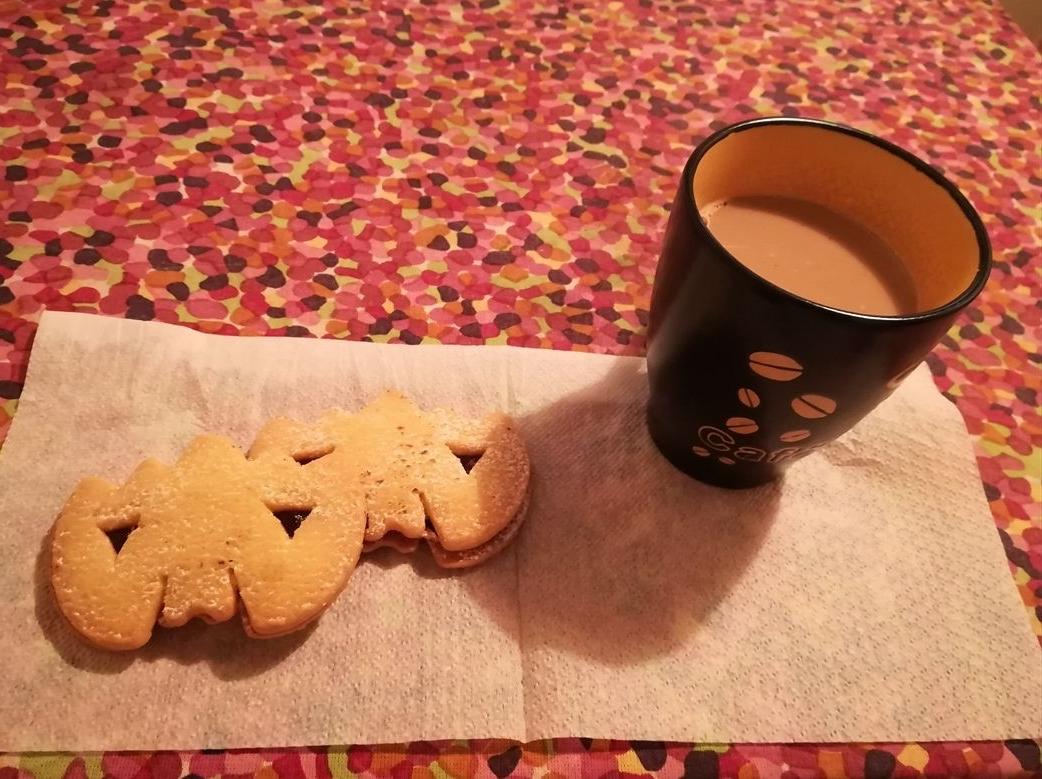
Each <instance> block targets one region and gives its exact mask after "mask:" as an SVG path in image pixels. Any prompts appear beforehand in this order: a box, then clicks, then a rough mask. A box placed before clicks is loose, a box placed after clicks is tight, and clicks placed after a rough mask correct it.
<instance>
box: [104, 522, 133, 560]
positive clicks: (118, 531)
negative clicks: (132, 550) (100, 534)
mask: <svg viewBox="0 0 1042 779" xmlns="http://www.w3.org/2000/svg"><path fill="white" fill-rule="evenodd" d="M135 530H137V525H128V526H127V527H117V528H115V529H114V530H106V531H105V535H106V536H107V537H108V539H109V543H110V544H112V548H113V549H115V550H116V554H119V550H120V549H122V548H123V545H124V544H125V543H127V539H128V538H130V534H131V533H133V532H134V531H135Z"/></svg>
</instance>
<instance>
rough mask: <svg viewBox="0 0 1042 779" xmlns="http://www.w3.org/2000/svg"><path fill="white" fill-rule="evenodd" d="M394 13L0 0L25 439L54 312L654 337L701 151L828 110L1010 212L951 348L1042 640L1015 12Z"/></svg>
mask: <svg viewBox="0 0 1042 779" xmlns="http://www.w3.org/2000/svg"><path fill="white" fill-rule="evenodd" d="M382 6H383V3H380V2H376V3H371V2H365V1H364V0H326V1H325V2H323V0H307V1H305V0H289V1H288V2H275V1H274V0H265V1H261V0H257V1H256V2H251V1H250V0H226V1H225V2H220V3H217V2H209V3H207V2H203V3H200V2H188V0H145V1H139V2H117V0H96V2H83V3H74V2H72V0H70V3H69V4H68V5H60V4H59V3H54V2H47V1H46V0H38V1H37V2H33V3H21V2H17V1H15V2H11V1H10V0H8V1H7V2H0V72H2V83H0V89H2V98H0V140H2V146H0V439H2V437H3V434H4V432H5V431H6V429H7V426H8V425H9V423H10V420H11V417H12V415H13V414H14V413H15V411H16V408H17V404H18V396H19V393H20V391H21V387H22V382H23V379H24V376H25V369H26V365H27V363H28V359H29V352H30V347H31V343H32V339H33V334H34V331H35V326H36V322H37V321H38V318H39V315H40V312H41V311H42V310H43V309H44V308H52V309H57V310H78V311H91V312H98V313H101V314H105V315H110V316H126V317H131V318H137V319H156V320H160V321H164V322H181V323H184V324H187V325H189V326H191V327H195V328H198V329H200V330H205V331H208V332H219V333H241V334H249V335H261V334H272V335H291V336H321V337H334V338H354V339H371V340H379V341H403V342H406V343H410V344H416V343H435V342H440V343H471V344H478V343H483V342H484V343H510V344H519V345H524V346H541V347H550V348H556V349H585V350H592V351H601V352H610V353H614V354H640V353H641V352H642V349H643V326H644V324H645V322H646V318H647V306H648V298H649V292H650V283H651V279H652V276H653V273H654V268H655V262H656V259H657V247H658V242H659V239H660V236H661V234H662V229H663V226H664V222H665V217H666V208H667V205H668V203H669V202H670V200H671V198H672V195H673V193H674V191H675V187H676V183H677V177H678V173H679V171H680V169H681V166H682V164H683V162H684V160H685V159H686V157H687V155H688V153H689V152H690V150H691V148H692V146H693V145H694V144H695V143H696V142H697V140H698V139H699V138H701V137H703V136H704V135H706V134H707V133H708V132H709V131H710V130H711V129H713V128H717V127H719V126H721V125H722V124H724V123H727V122H730V121H734V120H737V119H740V118H744V117H747V116H752V115H757V114H778V113H783V114H792V115H796V114H799V115H805V116H814V117H825V118H829V119H834V120H840V121H846V122H849V123H851V124H855V125H857V126H859V127H861V128H864V129H867V130H869V131H872V132H876V133H878V134H880V135H882V136H884V137H886V138H888V139H890V140H893V141H895V142H897V143H899V144H902V145H904V146H906V147H908V148H909V149H911V150H912V151H914V152H916V153H918V154H920V155H922V156H924V157H925V158H926V159H928V160H930V161H931V162H933V163H934V164H936V165H937V166H938V167H940V168H941V169H943V170H944V171H945V172H946V173H947V174H948V175H949V176H950V177H952V178H953V179H954V181H956V182H957V183H958V184H959V185H960V186H961V187H962V188H963V189H964V191H965V192H966V194H967V195H968V196H969V197H970V199H971V200H972V201H973V202H974V204H975V205H976V206H977V207H978V209H979V210H980V211H981V213H982V214H983V216H984V218H985V221H986V222H987V224H988V226H989V229H990V232H991V236H992V240H993V243H994V248H995V258H996V267H995V271H994V273H993V275H992V278H991V281H990V283H989V284H988V287H987V290H986V291H985V293H984V294H983V296H982V297H981V299H980V301H979V302H978V304H977V305H976V306H975V307H974V308H973V309H972V310H970V311H969V312H968V313H967V314H966V315H965V316H964V317H963V318H962V319H961V320H960V321H959V322H958V324H957V325H956V326H955V327H953V328H952V330H951V332H950V333H949V334H948V336H947V337H946V338H945V339H944V341H943V343H942V345H941V346H940V347H939V348H938V349H937V350H936V351H935V352H934V354H933V355H932V356H931V358H930V360H929V363H930V367H931V368H932V369H933V372H934V375H935V377H936V381H937V384H938V386H939V387H940V388H941V390H942V391H943V392H944V393H945V394H946V395H947V396H948V397H949V398H951V400H952V401H953V402H955V403H956V404H957V405H958V407H959V409H960V410H961V411H962V413H963V415H964V417H965V419H966V424H967V426H968V427H969V429H970V432H971V433H972V435H973V437H974V440H975V442H976V447H977V453H978V457H979V463H980V469H981V474H982V477H983V481H984V489H985V491H986V493H987V497H988V499H989V500H990V502H991V508H992V511H993V514H994V518H995V524H996V528H997V530H998V533H999V536H1000V538H1001V539H1002V543H1003V544H1004V545H1005V548H1006V551H1007V554H1008V557H1009V562H1010V571H1011V573H1012V575H1013V577H1014V580H1015V581H1016V585H1017V587H1018V588H1019V591H1020V594H1021V596H1022V598H1023V601H1024V605H1025V607H1026V610H1027V613H1026V616H1027V618H1029V619H1030V620H1031V623H1032V626H1033V628H1034V630H1035V632H1036V633H1037V634H1039V635H1040V636H1042V521H1040V517H1042V416H1040V413H1039V399H1040V393H1042V365H1040V363H1042V356H1040V352H1042V303H1040V302H1039V300H1040V298H1042V260H1040V257H1039V253H1040V244H1042V226H1040V216H1042V215H1040V212H1039V203H1040V191H1042V179H1040V176H1042V165H1040V160H1039V139H1040V137H1042V126H1040V121H1039V117H1040V110H1042V106H1040V100H1039V96H1040V95H1042V76H1040V74H1042V63H1040V60H1039V55H1038V52H1037V51H1035V50H1034V49H1033V48H1032V46H1031V45H1030V43H1029V42H1028V40H1027V38H1026V37H1024V36H1023V35H1022V34H1021V33H1020V32H1019V31H1018V30H1017V29H1016V28H1014V26H1013V24H1012V23H1011V22H1010V21H1009V20H1008V18H1006V17H1005V16H1004V15H1003V13H1002V12H1001V11H1000V10H999V9H997V8H996V7H994V6H993V5H991V4H989V3H988V2H985V1H984V0H952V1H951V2H943V3H942V2H936V1H935V0H928V1H925V2H918V3H911V4H909V3H904V2H900V0H875V2H854V1H852V0H833V1H832V2H822V0H788V1H787V2H767V0H745V1H744V2H738V1H737V0H733V1H731V2H727V1H724V0H721V1H719V2H713V3H701V2H695V1H694V0H687V1H685V0H679V1H678V2H673V1H672V0H610V1H606V2H594V1H593V0H570V1H568V2H550V1H549V0H532V1H531V2H527V1H526V2H522V0H461V1H460V2H449V1H448V0H418V2H414V3H406V4H401V6H402V8H398V7H394V5H393V4H390V3H388V4H386V7H382ZM403 8H404V9H405V10H403ZM938 586H944V583H943V582H939V583H938ZM11 716H17V712H10V711H4V712H3V713H2V714H0V722H2V720H3V718H6V717H11ZM0 727H2V725H0ZM563 735H564V734H563ZM573 735H574V734H573ZM1040 771H1042V766H1040V759H1039V742H1038V741H1030V740H1027V741H1011V742H1005V743H972V744H968V743H960V744H878V745H822V746H791V747H790V746H751V745H750V746H743V745H713V746H709V745H697V746H696V745H690V744H687V745H684V744H672V745H664V744H661V743H630V742H604V741H589V740H584V739H577V738H569V739H561V740H556V741H553V742H540V743H535V744H529V745H526V746H523V747H522V746H519V745H516V744H510V743H505V742H485V741H471V742H458V743H451V744H448V743H443V744H427V743H417V744H411V745H407V746H398V747H379V748H370V747H352V748H349V749H347V748H341V747H328V748H326V747H323V748H316V749H314V750H307V749H292V750H284V751H263V752H254V751H245V752H222V753H208V752H191V753H158V754H106V755H96V754H91V755H13V754H8V755H2V756H0V779H13V777H15V776H39V777H44V776H60V775H68V776H75V777H80V776H88V777H97V776H100V775H102V774H108V775H111V776H115V777H120V778H121V779H132V778H133V779H138V778H141V779H144V778H145V777H156V778H157V779H165V778H166V777H175V776H177V775H179V774H184V773H189V772H190V773H193V774H196V775H198V776H202V777H211V776H216V775H218V774H225V775H242V776H245V775H252V776H258V777H271V776H276V775H277V776H281V777H298V776H308V777H314V776H322V777H325V776H336V777H343V776H354V775H361V776H374V777H385V776H386V777H420V776H423V777H427V776H431V777H445V776H454V777H469V776H500V777H502V776H506V775H508V774H511V773H512V772H513V773H514V774H516V775H519V776H584V777H586V776H588V777H600V776H633V775H646V774H649V773H651V774H656V775H661V776H668V777H674V776H681V775H687V776H691V777H703V776H706V777H708V776H716V775H717V774H720V775H725V776H735V777H740V778H741V779H753V778H754V777H759V778H760V779H766V778H767V777H779V776H786V777H830V778H831V777H847V776H849V777H861V776H867V777H886V776H917V775H921V774H926V775H931V776H1038V775H1039V772H1040Z"/></svg>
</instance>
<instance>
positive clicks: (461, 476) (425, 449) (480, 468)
mask: <svg viewBox="0 0 1042 779" xmlns="http://www.w3.org/2000/svg"><path fill="white" fill-rule="evenodd" d="M273 454H281V455H284V456H285V455H288V456H290V457H292V458H294V459H296V460H297V461H300V462H309V463H311V464H316V463H320V462H323V461H324V460H325V459H326V458H328V457H330V456H333V455H339V456H341V457H342V458H343V459H342V460H340V462H342V463H343V464H345V465H348V466H349V467H350V468H351V470H352V472H353V473H354V474H356V477H357V478H358V480H359V481H360V483H361V485H362V488H363V490H364V493H365V508H366V513H367V517H368V524H367V527H366V531H365V542H366V547H365V548H366V549H367V550H368V549H372V548H375V547H376V546H382V545H383V546H394V547H395V548H398V549H400V550H402V551H411V550H412V549H414V548H415V546H416V544H417V543H418V541H419V540H421V539H423V540H424V541H426V542H427V544H428V545H429V546H430V548H431V551H432V553H433V555H434V558H435V560H436V561H437V562H438V563H439V564H440V565H442V566H444V567H446V568H462V567H467V566H471V565H476V564H477V563H480V562H481V561H483V560H485V559H487V558H488V557H490V556H491V555H493V554H495V553H496V552H498V551H499V550H500V549H502V548H503V547H504V546H506V544H507V543H508V542H509V541H510V539H511V538H512V537H513V536H514V535H515V534H516V532H517V530H518V529H519V528H520V526H521V522H522V520H523V518H524V514H525V510H526V508H527V503H528V487H529V471H530V468H529V461H528V453H527V451H526V450H525V445H524V441H523V440H522V439H521V437H520V435H519V434H518V432H517V430H516V429H515V427H514V424H513V422H512V420H511V419H510V418H509V417H507V416H505V415H503V414H491V415H488V416H486V417H485V418H483V419H481V420H477V421H474V420H468V419H465V418H463V417H461V416H459V415H457V414H454V413H451V412H446V411H436V412H431V413H424V412H423V411H420V410H419V409H418V408H416V406H414V405H413V404H412V403H410V402H409V401H408V400H407V399H406V398H403V397H401V396H400V395H396V394H392V393H388V394H385V395H383V396H382V397H380V398H378V399H377V400H375V401H374V402H372V403H370V404H369V405H368V406H366V407H365V408H363V409H362V410H361V411H359V412H357V413H355V414H347V413H345V412H342V411H333V412H329V413H328V414H326V415H325V416H323V417H322V418H321V419H320V420H319V421H318V422H317V423H316V424H314V425H305V424H302V423H299V422H295V421H293V420H289V419H276V420H273V421H272V422H270V423H269V424H268V425H266V426H265V427H264V429H263V430H261V432H260V433H259V434H258V435H257V438H256V440H255V441H254V444H253V446H252V447H251V448H250V452H249V456H250V457H251V458H263V457H269V456H271V455H273Z"/></svg>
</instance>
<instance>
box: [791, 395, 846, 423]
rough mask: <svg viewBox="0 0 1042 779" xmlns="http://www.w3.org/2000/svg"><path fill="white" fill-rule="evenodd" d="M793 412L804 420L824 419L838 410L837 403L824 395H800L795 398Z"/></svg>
mask: <svg viewBox="0 0 1042 779" xmlns="http://www.w3.org/2000/svg"><path fill="white" fill-rule="evenodd" d="M792 410H793V411H795V412H796V413H797V414H799V415H800V416H801V417H803V418H804V419H822V418H823V417H827V416H828V415H829V414H831V413H833V412H834V411H835V410H836V401H834V400H833V399H832V398H826V397H825V396H824V395H810V394H808V395H800V396H799V397H798V398H793V400H792Z"/></svg>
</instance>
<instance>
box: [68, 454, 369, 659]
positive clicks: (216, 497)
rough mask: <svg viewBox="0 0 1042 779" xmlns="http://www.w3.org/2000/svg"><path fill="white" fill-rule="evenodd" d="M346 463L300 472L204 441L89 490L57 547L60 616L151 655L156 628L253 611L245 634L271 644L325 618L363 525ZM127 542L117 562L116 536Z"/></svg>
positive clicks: (85, 485)
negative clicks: (171, 460)
mask: <svg viewBox="0 0 1042 779" xmlns="http://www.w3.org/2000/svg"><path fill="white" fill-rule="evenodd" d="M340 459H341V457H340V456H337V455H334V456H331V457H328V458H324V459H323V460H322V461H319V462H315V463H313V464H311V465H309V466H307V467H301V466H300V465H299V464H298V463H296V462H294V461H293V460H292V459H291V458H289V457H286V456H280V455H277V454H271V455H267V456H263V457H257V458H254V459H252V460H249V461H248V460H246V459H245V458H244V457H243V455H242V452H241V451H239V449H238V448H236V447H235V446H234V445H233V444H232V443H231V442H230V441H228V440H227V439H224V438H220V437H216V436H201V437H199V438H196V439H195V440H194V441H193V442H192V443H191V444H190V446H189V447H188V449H187V450H186V451H185V452H184V453H183V454H182V456H181V458H180V459H179V460H178V461H177V464H176V465H174V466H173V467H168V466H166V465H163V464H162V463H159V462H157V461H155V460H148V461H146V462H144V463H142V464H141V465H140V466H139V467H138V468H137V470H135V471H134V473H133V474H132V475H131V477H130V478H129V479H128V481H127V482H126V484H124V485H123V486H122V487H116V486H115V485H112V484H110V483H108V482H106V481H103V480H101V479H95V478H91V479H85V480H84V481H83V482H81V483H80V485H79V486H78V487H77V488H76V491H75V492H74V493H73V495H72V497H70V499H69V501H68V502H67V503H66V505H65V507H64V509H63V510H62V512H61V514H60V516H59V517H58V520H57V522H56V523H55V528H54V537H53V541H52V582H53V585H54V591H55V593H56V595H57V599H58V603H59V606H60V608H61V610H62V613H63V614H64V615H65V617H66V618H67V619H68V621H69V622H70V623H71V624H72V626H73V627H74V628H75V629H76V630H77V631H78V632H79V633H80V634H82V635H83V636H84V637H85V638H86V639H87V640H89V641H90V642H91V643H94V644H96V645H98V646H102V647H105V648H108V649H134V648H137V647H140V646H142V645H143V644H145V643H146V642H147V641H148V639H149V637H150V636H151V634H152V627H153V625H154V624H155V623H156V621H157V620H158V622H159V623H160V624H161V625H163V626H166V627H173V626H178V625H183V624H185V623H186V622H187V621H188V620H190V619H192V618H193V617H200V618H202V619H204V620H206V621H208V622H223V621H224V620H227V619H230V618H231V617H232V615H233V614H234V613H235V612H236V610H237V598H236V594H238V599H241V602H242V610H243V614H242V618H243V623H244V626H245V628H246V631H247V632H248V633H249V634H250V635H252V636H255V637H271V636H278V635H282V634H285V633H288V632H291V631H294V630H297V629H299V628H301V627H303V626H304V625H306V624H307V623H309V622H310V621H312V620H314V619H315V618H317V617H318V616H319V615H320V614H321V613H322V612H323V611H324V610H325V609H326V607H327V606H329V605H330V604H331V603H332V602H333V600H334V599H335V598H336V596H337V595H338V594H339V593H340V591H341V590H342V589H343V588H344V586H345V584H346V583H347V579H348V577H349V576H350V574H351V571H352V570H353V569H354V567H355V564H356V562H357V560H358V556H359V553H360V551H361V546H362V537H363V532H364V529H365V513H364V509H363V503H362V495H361V493H360V491H359V490H358V489H357V487H356V485H354V484H353V483H351V482H347V483H345V482H343V481H342V480H341V478H340V475H341V474H342V473H344V472H345V470H346V466H345V464H344V463H338V461H339V460H340ZM128 530H129V535H126V538H125V541H124V542H123V543H122V545H121V546H120V548H119V549H118V551H117V549H116V546H115V545H114V543H113V542H112V541H110V537H109V534H110V533H115V532H116V531H122V532H123V533H124V534H125V533H126V532H127V531H128Z"/></svg>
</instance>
